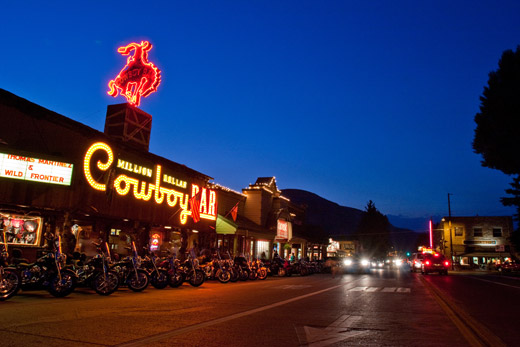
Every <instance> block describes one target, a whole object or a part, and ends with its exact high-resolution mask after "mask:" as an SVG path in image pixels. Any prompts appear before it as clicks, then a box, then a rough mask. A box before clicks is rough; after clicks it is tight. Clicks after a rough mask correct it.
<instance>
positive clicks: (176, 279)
mask: <svg viewBox="0 0 520 347" xmlns="http://www.w3.org/2000/svg"><path fill="white" fill-rule="evenodd" d="M183 282H184V276H183V275H182V274H181V273H180V272H175V273H171V274H168V284H169V285H170V287H172V288H177V287H178V286H180V285H181V284H182V283H183Z"/></svg>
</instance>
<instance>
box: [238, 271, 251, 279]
mask: <svg viewBox="0 0 520 347" xmlns="http://www.w3.org/2000/svg"><path fill="white" fill-rule="evenodd" d="M248 278H249V271H246V270H242V271H240V272H239V273H238V279H239V280H241V281H247V279H248Z"/></svg>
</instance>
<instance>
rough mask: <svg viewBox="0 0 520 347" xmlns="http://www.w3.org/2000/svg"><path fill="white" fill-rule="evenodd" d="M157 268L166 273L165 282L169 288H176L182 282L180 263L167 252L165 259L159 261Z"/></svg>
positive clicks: (182, 274)
mask: <svg viewBox="0 0 520 347" xmlns="http://www.w3.org/2000/svg"><path fill="white" fill-rule="evenodd" d="M158 268H159V269H161V270H164V271H166V273H167V276H168V277H167V281H168V284H169V285H170V287H172V288H177V287H179V286H180V285H181V284H182V283H183V282H184V272H183V271H182V269H181V262H180V261H179V259H177V258H175V256H174V255H173V254H172V253H170V251H168V256H167V257H166V259H163V260H160V261H159V264H158Z"/></svg>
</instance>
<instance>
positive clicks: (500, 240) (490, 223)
mask: <svg viewBox="0 0 520 347" xmlns="http://www.w3.org/2000/svg"><path fill="white" fill-rule="evenodd" d="M444 220H445V221H444V222H443V223H441V225H442V230H443V235H442V237H443V240H442V239H441V251H443V252H444V255H446V256H447V257H448V258H449V257H450V256H451V250H450V244H451V243H452V244H453V252H454V256H461V255H464V254H470V253H479V254H484V253H489V255H490V256H492V255H494V254H495V253H496V254H497V255H498V252H496V251H495V247H496V246H501V245H503V246H504V248H505V250H506V252H510V243H509V241H508V238H509V237H510V235H511V233H512V232H513V220H512V218H511V217H509V216H501V217H451V240H450V223H449V217H445V218H444ZM475 229H477V231H481V234H479V233H477V235H475ZM493 229H500V230H501V236H497V235H493ZM480 235H481V236H480ZM442 241H444V247H443V246H442Z"/></svg>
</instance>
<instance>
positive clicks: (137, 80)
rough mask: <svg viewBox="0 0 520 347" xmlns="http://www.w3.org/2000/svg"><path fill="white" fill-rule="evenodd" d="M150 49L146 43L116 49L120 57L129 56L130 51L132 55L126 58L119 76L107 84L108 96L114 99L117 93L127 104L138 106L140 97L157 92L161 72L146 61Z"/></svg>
mask: <svg viewBox="0 0 520 347" xmlns="http://www.w3.org/2000/svg"><path fill="white" fill-rule="evenodd" d="M151 49H152V45H151V44H150V42H148V41H141V43H140V44H138V43H135V42H134V43H130V44H129V45H127V46H124V47H119V48H118V49H117V51H118V52H119V53H121V54H122V55H130V52H132V51H134V54H133V55H130V56H129V57H128V59H127V61H126V66H125V67H124V68H123V70H121V72H120V73H119V75H117V77H116V78H115V79H113V80H111V81H110V82H109V83H108V87H109V88H110V90H109V91H108V95H110V96H113V97H116V96H117V94H118V92H119V93H120V94H121V95H122V96H124V97H125V98H126V100H127V101H128V103H129V104H131V105H134V106H139V104H140V102H141V97H146V96H148V95H149V94H150V93H153V92H155V91H157V87H158V86H159V84H160V83H161V70H159V69H158V68H157V66H155V65H154V64H153V63H150V62H149V61H148V51H149V50H151Z"/></svg>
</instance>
